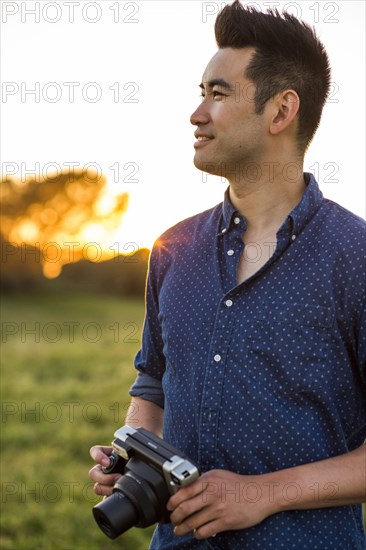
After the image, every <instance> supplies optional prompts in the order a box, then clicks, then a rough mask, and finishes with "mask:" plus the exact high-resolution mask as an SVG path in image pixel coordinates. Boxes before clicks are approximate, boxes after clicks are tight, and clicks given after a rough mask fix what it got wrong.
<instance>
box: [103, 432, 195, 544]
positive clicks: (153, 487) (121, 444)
mask: <svg viewBox="0 0 366 550" xmlns="http://www.w3.org/2000/svg"><path fill="white" fill-rule="evenodd" d="M114 437H115V439H114V440H113V441H112V446H113V451H112V454H111V455H110V459H111V463H110V466H108V467H106V468H102V470H103V472H104V473H106V474H110V473H117V472H119V473H121V474H123V475H122V476H121V477H120V478H119V479H118V480H117V482H116V483H115V485H114V487H113V493H112V495H111V496H109V497H107V498H105V499H104V500H102V501H101V502H99V503H98V504H97V505H96V506H94V508H93V515H94V519H95V521H96V522H97V524H98V525H99V527H100V529H101V530H102V531H103V533H105V534H106V535H107V536H108V537H109V538H111V539H115V538H117V537H119V536H120V535H122V533H124V532H125V531H127V530H128V529H130V528H131V527H148V526H150V525H153V524H154V523H156V522H159V523H169V522H170V519H169V512H168V510H167V509H166V504H167V502H168V500H169V498H170V496H171V495H174V494H175V493H176V492H177V491H178V489H180V488H181V487H185V486H186V485H190V484H191V483H192V482H193V481H195V480H196V479H197V478H198V477H199V475H200V471H199V469H198V467H197V466H196V465H195V464H194V463H193V462H192V461H191V460H190V459H189V458H188V457H186V456H185V455H184V454H183V453H182V452H180V451H179V450H178V449H175V448H174V447H173V446H172V445H169V444H168V443H166V442H165V441H164V440H163V439H161V438H160V437H158V436H156V435H155V434H153V433H151V432H149V431H148V430H145V429H144V428H136V429H135V428H131V427H130V426H123V427H122V428H120V429H119V430H117V431H116V432H115V434H114Z"/></svg>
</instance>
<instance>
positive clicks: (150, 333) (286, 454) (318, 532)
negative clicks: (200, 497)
mask: <svg viewBox="0 0 366 550" xmlns="http://www.w3.org/2000/svg"><path fill="white" fill-rule="evenodd" d="M305 177H306V181H307V189H306V191H305V193H304V195H303V197H302V199H301V201H300V203H299V204H298V205H297V206H296V207H295V208H294V209H293V210H292V212H291V213H290V214H289V215H288V216H287V218H286V220H285V221H284V223H283V224H282V226H281V227H280V229H279V231H278V232H277V243H276V246H275V251H274V253H273V255H272V256H271V258H270V259H269V261H268V262H267V263H266V264H265V265H263V267H262V268H260V269H259V270H258V271H257V272H256V273H255V274H254V275H252V276H251V277H249V278H248V279H246V280H245V281H244V282H243V283H241V284H238V282H237V266H238V261H239V257H240V255H241V254H242V253H243V249H244V243H243V241H242V235H243V232H244V231H245V229H246V220H245V218H244V217H243V216H242V215H240V214H239V212H237V211H236V210H235V208H234V207H233V205H232V204H231V202H230V200H229V194H228V191H227V192H226V194H225V199H224V202H223V203H221V204H219V205H218V206H216V207H214V208H212V209H210V210H208V211H206V212H203V213H201V214H198V215H196V216H193V217H191V218H189V219H186V220H184V221H182V222H180V223H178V224H177V225H175V226H174V227H172V228H171V229H169V230H168V231H166V232H165V233H164V234H163V235H162V236H161V237H160V238H159V239H158V240H157V242H156V243H155V245H154V247H153V250H152V252H151V256H150V267H149V275H148V282H147V289H146V318H145V324H144V330H143V337H142V347H141V350H140V351H139V352H138V354H137V356H136V360H135V366H136V369H137V370H138V376H137V379H136V382H135V384H134V385H133V386H132V388H131V390H130V394H131V395H133V396H140V397H142V398H144V399H147V400H150V401H153V402H155V403H157V404H158V405H160V406H161V407H163V408H164V438H165V439H166V440H167V441H168V442H170V443H171V444H172V445H174V446H175V447H177V448H178V449H181V450H182V451H184V452H185V453H186V454H187V455H188V456H190V457H191V458H192V459H193V460H194V461H196V462H197V463H198V465H199V466H200V468H201V470H202V471H207V470H210V469H216V468H220V469H225V470H230V471H233V472H236V473H238V474H247V475H250V474H262V473H268V472H272V471H276V470H280V469H284V468H291V467H293V466H296V465H299V464H307V463H309V462H313V461H317V460H322V459H325V458H329V457H333V456H336V455H340V454H343V453H347V452H348V451H352V450H353V449H355V448H357V447H359V446H360V445H361V444H362V443H363V442H364V440H365V437H366V399H365V396H366V313H365V301H366V300H365V291H366V262H365V256H366V254H365V252H366V223H365V222H364V221H363V220H362V219H361V218H359V217H357V216H356V215H354V214H352V213H351V212H349V211H347V210H345V209H344V208H342V207H341V206H339V205H338V204H336V203H334V202H332V201H330V200H327V199H325V198H324V197H323V195H322V193H321V191H320V189H319V187H318V185H317V183H316V181H315V179H314V177H313V176H312V175H310V174H305ZM329 481H330V482H332V480H331V479H330V480H329ZM289 482H291V479H289ZM330 490H331V489H330ZM289 498H290V497H289ZM291 498H292V497H291ZM243 506H245V502H243ZM172 529H173V526H172V525H171V524H165V525H162V524H160V525H159V526H158V527H157V529H156V531H155V534H154V537H153V540H152V542H151V549H152V550H173V549H175V550H178V549H179V550H184V549H187V550H188V549H189V550H191V549H192V550H193V549H196V548H197V549H210V548H211V549H212V548H213V549H216V550H226V549H227V550H229V549H230V550H243V549H248V550H252V549H255V548H261V549H262V550H263V549H276V550H277V549H280V548H284V549H286V550H288V549H290V548H294V549H297V550H299V549H306V550H308V549H311V550H315V549H319V550H320V549H321V550H326V549H329V550H336V549H339V550H345V549H365V548H366V540H365V532H364V527H363V523H362V512H361V506H340V507H330V508H322V509H314V510H292V511H287V512H281V513H278V514H274V515H272V516H270V517H268V518H267V519H265V520H264V521H263V522H262V523H260V524H259V525H256V526H254V527H251V528H249V529H243V530H237V531H227V532H223V533H219V534H217V536H216V537H215V538H212V537H211V538H209V539H207V540H206V541H197V540H196V539H195V538H194V537H193V535H192V534H188V535H186V536H183V537H176V536H175V535H174V534H173V532H172Z"/></svg>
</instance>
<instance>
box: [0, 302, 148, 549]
mask: <svg viewBox="0 0 366 550" xmlns="http://www.w3.org/2000/svg"><path fill="white" fill-rule="evenodd" d="M143 314H144V306H143V302H142V300H141V301H137V300H135V301H133V300H127V299H121V298H116V297H102V296H91V295H88V294H85V295H82V294H78V295H72V294H66V293H58V294H57V295H56V294H52V293H50V294H31V293H28V294H24V295H19V294H18V295H16V296H15V295H13V296H11V297H2V319H1V328H2V333H1V340H2V358H1V359H2V361H1V364H2V376H1V400H2V420H1V436H2V449H1V491H2V497H1V500H2V502H1V507H2V513H1V537H0V548H1V549H2V550H10V549H22V550H23V549H24V550H53V549H62V550H78V549H85V550H97V549H98V550H106V549H110V550H113V549H119V550H121V549H123V550H146V549H147V548H148V544H149V540H150V537H151V534H152V531H153V528H149V529H146V530H145V529H131V530H130V531H128V532H126V533H125V534H124V535H123V536H121V537H120V538H118V539H117V540H116V541H111V540H109V539H108V538H107V537H106V536H105V535H104V534H103V533H102V532H101V531H100V530H99V528H98V527H97V525H96V523H95V522H94V519H93V518H92V513H91V509H92V507H93V505H94V504H95V503H96V502H98V501H99V500H100V499H99V498H98V497H96V496H95V495H94V493H93V492H92V485H93V483H92V482H91V481H90V480H89V478H88V476H87V472H88V470H89V469H90V467H91V466H92V461H91V458H90V457H89V448H90V446H91V445H94V444H96V443H103V444H109V443H110V441H111V439H112V437H113V433H114V431H115V430H116V429H117V428H118V427H119V426H121V425H123V424H124V417H125V413H126V410H127V407H128V403H129V395H128V389H129V387H130V385H131V383H132V382H133V380H134V378H135V371H134V368H133V358H134V355H135V353H136V351H137V349H138V347H139V338H140V332H141V327H142V321H143Z"/></svg>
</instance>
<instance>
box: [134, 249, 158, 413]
mask: <svg viewBox="0 0 366 550" xmlns="http://www.w3.org/2000/svg"><path fill="white" fill-rule="evenodd" d="M160 261H161V254H160V246H159V242H158V241H157V243H155V245H154V247H153V250H152V252H151V255H150V260H149V270H148V277H147V285H146V302H145V304H146V305H145V307H146V310H145V320H144V327H143V331H142V345H141V349H140V350H139V351H138V353H137V355H136V357H135V368H136V369H137V371H138V374H137V378H136V380H135V382H134V384H133V385H132V387H131V389H130V392H129V393H130V395H131V396H136V397H141V398H142V399H146V400H147V401H152V402H153V403H156V404H157V405H159V406H160V407H162V408H163V407H164V393H163V389H162V383H161V380H162V377H163V374H164V371H165V357H164V353H163V339H162V335H161V325H160V321H159V290H158V289H159V275H161V263H160Z"/></svg>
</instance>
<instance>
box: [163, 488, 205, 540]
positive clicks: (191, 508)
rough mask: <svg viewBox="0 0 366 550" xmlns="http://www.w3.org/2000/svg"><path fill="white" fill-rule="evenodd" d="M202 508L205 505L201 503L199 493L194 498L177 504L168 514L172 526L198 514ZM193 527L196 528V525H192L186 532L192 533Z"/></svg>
mask: <svg viewBox="0 0 366 550" xmlns="http://www.w3.org/2000/svg"><path fill="white" fill-rule="evenodd" d="M204 506H205V503H204V502H203V501H202V493H199V494H198V495H196V496H195V497H194V498H190V499H189V500H185V501H184V502H181V503H180V504H178V506H177V507H176V508H175V510H174V511H173V512H172V513H171V514H170V521H171V522H172V523H173V524H174V525H180V524H181V523H183V522H184V521H185V520H186V519H187V518H190V517H191V516H192V515H193V514H197V513H198V512H200V510H202V508H204ZM201 525H202V524H201ZM194 527H196V525H193V526H192V527H191V529H188V531H192V529H193V528H194Z"/></svg>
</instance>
